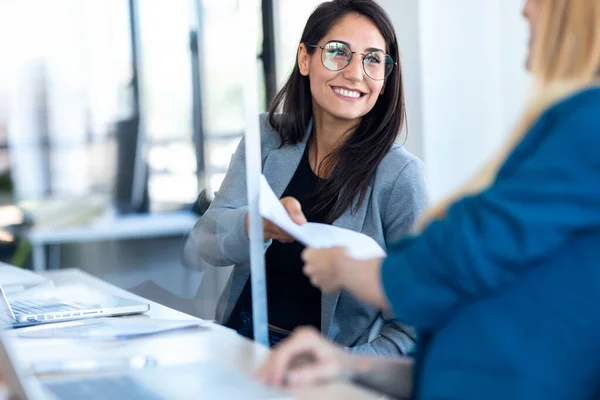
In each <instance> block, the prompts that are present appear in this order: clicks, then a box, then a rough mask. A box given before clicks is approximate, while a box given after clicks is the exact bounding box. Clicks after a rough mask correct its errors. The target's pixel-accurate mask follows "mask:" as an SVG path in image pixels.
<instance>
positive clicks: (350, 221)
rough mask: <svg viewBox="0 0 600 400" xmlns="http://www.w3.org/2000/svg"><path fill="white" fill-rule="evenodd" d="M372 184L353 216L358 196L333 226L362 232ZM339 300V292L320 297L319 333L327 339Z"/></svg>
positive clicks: (324, 294)
mask: <svg viewBox="0 0 600 400" xmlns="http://www.w3.org/2000/svg"><path fill="white" fill-rule="evenodd" d="M372 188H373V186H372V184H369V186H368V187H367V192H366V193H365V198H364V201H363V203H362V204H361V206H360V208H359V209H358V210H357V211H356V213H355V214H352V212H351V210H354V207H355V205H356V203H357V202H358V195H357V196H356V197H355V198H354V202H353V204H352V208H351V210H346V212H345V213H344V214H342V215H341V216H340V217H339V218H338V219H336V220H335V221H333V224H332V225H334V226H337V227H340V228H345V229H350V230H352V231H355V232H360V231H362V227H363V225H364V222H365V219H366V217H367V208H368V204H369V198H370V197H371V191H372ZM339 298H340V292H336V293H323V294H322V295H321V333H323V334H324V335H325V336H327V337H329V330H330V328H331V321H332V320H333V314H334V313H335V309H336V306H337V302H338V300H339Z"/></svg>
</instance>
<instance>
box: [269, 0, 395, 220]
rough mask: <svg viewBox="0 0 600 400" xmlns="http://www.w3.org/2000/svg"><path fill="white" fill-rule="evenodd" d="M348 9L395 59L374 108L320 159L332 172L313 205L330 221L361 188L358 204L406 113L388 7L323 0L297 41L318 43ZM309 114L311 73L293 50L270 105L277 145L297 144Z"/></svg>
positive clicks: (360, 0) (357, 0)
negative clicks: (376, 34)
mask: <svg viewBox="0 0 600 400" xmlns="http://www.w3.org/2000/svg"><path fill="white" fill-rule="evenodd" d="M348 14H359V15H361V16H363V17H366V18H368V19H369V20H371V21H372V22H373V23H374V24H375V26H377V27H378V29H379V31H380V33H381V35H382V36H383V38H384V39H385V42H386V45H387V52H388V54H389V55H390V56H391V57H392V58H393V60H394V61H395V62H397V65H396V66H395V67H394V70H393V71H392V73H391V74H390V75H389V76H388V77H387V78H386V82H385V89H384V91H383V94H382V95H381V96H379V98H378V99H377V102H376V103H375V106H374V107H373V109H372V110H371V111H369V112H368V113H367V114H366V115H365V116H363V117H362V119H361V121H360V123H359V124H358V125H357V126H356V127H355V128H354V131H353V132H352V133H351V134H350V135H348V138H347V140H346V141H345V142H344V144H343V145H341V146H340V147H339V148H337V149H336V150H335V151H334V152H333V153H332V154H330V155H329V156H328V158H326V160H324V161H327V164H326V165H330V166H332V168H330V169H329V171H331V173H330V175H329V178H328V179H327V180H326V181H324V183H323V184H322V185H320V186H319V188H318V189H317V192H316V193H315V199H316V202H315V206H314V208H313V210H312V211H313V212H322V211H324V210H328V212H327V214H326V217H325V222H328V223H331V222H333V221H335V220H336V219H337V218H339V217H340V216H341V215H342V214H343V213H344V212H345V211H346V210H347V209H349V208H352V206H353V204H352V203H353V201H354V198H355V197H356V195H357V194H360V196H359V198H358V202H357V203H356V205H355V207H354V208H352V212H356V210H358V208H359V207H360V205H361V204H362V202H363V200H364V197H365V194H366V191H367V188H368V186H369V181H370V180H371V177H372V175H373V173H374V172H375V169H376V168H377V166H378V165H379V163H380V162H381V160H382V159H383V157H385V155H386V154H387V152H388V151H389V150H390V148H391V147H392V144H393V143H394V141H395V140H396V138H397V137H398V134H399V133H400V129H401V128H402V126H403V124H404V120H405V115H406V111H405V106H404V88H403V84H402V69H401V67H400V52H399V50H398V41H397V39H396V32H395V31H394V27H393V25H392V22H391V21H390V18H389V16H388V15H387V13H386V12H385V11H384V10H383V9H382V8H381V7H380V6H379V5H378V4H377V3H376V2H375V1H372V0H333V1H328V2H325V3H322V4H321V5H319V6H318V7H317V8H316V9H315V11H313V13H312V14H311V16H310V17H309V18H308V21H307V23H306V26H305V27H304V32H302V38H301V39H300V43H305V44H315V43H318V42H319V41H320V40H321V39H322V38H323V37H324V36H325V35H326V34H327V32H329V30H330V29H331V28H332V27H333V26H334V25H335V24H337V23H338V22H340V21H341V20H342V19H343V18H344V17H345V16H346V15H348ZM307 51H308V53H309V54H311V55H312V54H314V52H315V48H313V47H307ZM365 79H370V78H368V77H367V78H365ZM312 116H313V111H312V95H311V91H310V83H309V78H308V77H307V76H303V75H302V74H300V69H299V68H298V56H297V55H296V65H295V66H294V70H293V71H292V73H291V75H290V77H289V78H288V80H287V82H286V83H285V85H284V86H283V88H282V89H281V90H280V91H279V93H277V95H276V96H275V98H274V99H273V101H272V102H271V105H270V107H269V123H270V124H271V126H272V127H273V128H274V129H275V130H276V131H277V132H278V133H279V136H280V138H281V146H285V145H295V144H297V143H299V142H301V141H302V140H303V139H304V137H305V135H306V129H307V126H308V122H309V121H310V119H311V118H312Z"/></svg>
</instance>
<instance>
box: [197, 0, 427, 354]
mask: <svg viewBox="0 0 600 400" xmlns="http://www.w3.org/2000/svg"><path fill="white" fill-rule="evenodd" d="M404 119H405V106H404V88H403V85H402V70H401V68H400V64H399V51H398V43H397V39H396V33H395V32H394V28H393V26H392V23H391V22H390V20H389V17H388V15H387V14H386V13H385V11H383V9H381V7H380V6H378V5H377V3H375V2H374V1H370V0H336V1H329V2H325V3H322V4H321V5H320V6H319V7H317V8H316V10H315V11H314V12H313V14H312V15H311V16H310V17H309V19H308V22H307V24H306V27H305V28H304V32H303V34H302V38H301V40H300V43H299V46H298V53H297V59H296V65H294V69H293V71H292V73H291V75H290V77H289V78H288V80H287V82H286V83H285V84H284V86H283V88H282V89H281V91H280V92H279V93H278V94H277V96H276V97H275V99H274V100H273V103H272V104H271V107H270V110H269V113H268V115H266V116H262V117H261V128H262V132H261V140H262V157H263V164H262V165H263V174H264V175H265V177H266V178H267V180H268V181H269V184H270V185H271V187H272V188H273V190H274V191H275V193H276V194H277V195H278V196H279V197H280V198H281V202H282V203H283V205H284V206H285V208H286V210H287V211H288V213H289V214H290V216H291V217H292V219H293V220H294V221H296V223H298V224H302V223H305V222H307V221H309V222H321V223H327V224H333V225H335V226H339V227H342V228H347V229H351V230H354V231H357V232H362V233H364V234H366V235H368V236H370V237H372V238H373V239H375V240H376V241H377V243H379V245H381V247H382V248H384V249H385V248H386V243H388V242H394V241H396V240H398V239H399V238H401V237H402V236H404V235H406V234H407V233H408V232H409V231H410V229H411V227H412V225H413V222H414V221H415V219H416V218H417V216H418V214H419V213H420V212H421V210H423V208H424V207H425V203H426V194H425V189H424V184H423V172H422V163H421V162H420V161H419V160H418V159H417V158H416V157H414V156H413V155H411V154H410V153H408V152H407V151H406V150H404V149H403V148H402V146H401V145H399V144H396V143H395V142H396V139H397V137H398V134H399V132H400V130H401V128H402V126H403V124H404ZM246 206H247V200H246V177H245V160H244V143H243V142H242V143H241V144H240V147H239V148H238V151H237V152H236V154H235V155H234V157H233V159H232V162H231V165H230V167H229V171H228V172H227V176H226V178H225V180H224V182H223V185H222V186H221V188H220V190H219V192H218V193H217V194H216V196H215V199H214V201H213V202H212V204H211V207H210V208H209V209H208V210H207V211H206V213H205V214H204V215H203V216H202V217H201V219H200V221H199V222H198V224H197V226H196V227H195V228H194V230H193V232H192V233H191V235H190V237H189V239H188V241H187V243H186V259H187V260H192V261H193V260H199V259H203V260H204V261H206V262H208V263H209V264H211V265H217V266H229V265H232V264H234V265H235V267H234V271H233V274H232V276H231V278H230V281H229V283H228V285H227V288H226V290H225V292H224V294H223V296H222V298H221V301H220V304H219V308H218V310H217V319H218V320H219V321H220V322H222V323H224V324H226V325H227V326H229V327H231V328H233V329H235V330H236V331H237V332H239V333H240V334H242V335H244V336H247V337H251V336H252V304H251V292H250V290H251V289H250V281H249V279H248V278H249V274H250V268H249V249H248V245H249V242H248V236H247V228H246V226H247V207H246ZM264 240H265V249H266V250H265V258H266V275H267V307H268V312H269V337H270V342H271V344H274V343H277V342H278V341H279V340H281V339H283V338H285V337H287V336H288V335H289V333H290V331H292V330H293V329H294V328H296V327H297V326H300V325H309V326H313V327H315V328H317V329H319V330H320V331H321V332H322V333H323V334H324V335H326V336H327V337H329V338H330V339H332V340H335V341H336V342H337V343H339V344H341V345H343V346H345V347H346V348H348V349H349V350H350V351H352V352H357V353H369V354H388V355H399V354H405V353H407V352H408V351H410V349H411V348H412V345H413V339H414V338H413V337H412V333H411V332H412V331H411V329H409V328H408V327H406V326H403V325H402V324H400V323H399V322H398V321H396V320H395V319H394V318H393V317H392V316H391V315H388V314H385V313H383V312H382V311H381V310H380V309H377V308H373V307H369V306H367V305H365V304H363V303H361V302H359V301H357V300H356V299H355V298H354V297H352V296H350V295H349V294H348V293H345V292H341V293H333V294H322V293H321V291H320V290H319V289H317V288H316V287H314V286H313V285H312V284H311V282H310V280H309V279H308V278H307V277H306V276H305V275H304V273H303V270H302V265H303V261H302V259H301V257H300V254H301V252H302V250H303V246H302V245H301V244H300V243H298V242H295V241H294V239H293V238H292V237H290V236H288V235H287V234H286V233H285V232H283V231H281V230H280V229H279V228H277V227H276V226H275V225H273V224H272V223H271V222H270V221H268V220H265V221H264Z"/></svg>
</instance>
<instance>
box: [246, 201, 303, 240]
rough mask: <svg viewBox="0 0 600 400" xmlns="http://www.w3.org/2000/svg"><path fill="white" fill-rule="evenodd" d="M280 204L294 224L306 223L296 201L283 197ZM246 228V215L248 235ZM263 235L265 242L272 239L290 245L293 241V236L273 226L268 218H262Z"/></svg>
mask: <svg viewBox="0 0 600 400" xmlns="http://www.w3.org/2000/svg"><path fill="white" fill-rule="evenodd" d="M280 202H281V205H283V208H284V209H285V211H286V212H287V214H288V215H289V217H290V218H291V220H292V221H293V222H294V223H296V224H297V225H303V224H305V223H306V222H307V221H306V217H305V216H304V213H303V212H302V206H301V205H300V202H299V201H298V200H297V199H295V198H293V197H284V198H282V199H281V200H280ZM248 227H249V221H248V215H246V233H248ZM263 233H264V240H265V241H267V240H270V239H273V240H277V241H279V242H282V243H292V242H293V241H294V240H295V239H294V237H293V236H291V235H290V234H288V233H287V232H286V231H284V230H283V229H281V228H280V227H279V226H277V225H275V224H274V223H273V222H271V220H269V219H268V218H263Z"/></svg>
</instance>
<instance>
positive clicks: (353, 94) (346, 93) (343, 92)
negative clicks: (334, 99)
mask: <svg viewBox="0 0 600 400" xmlns="http://www.w3.org/2000/svg"><path fill="white" fill-rule="evenodd" d="M333 91H334V92H336V93H337V94H340V95H342V96H344V97H351V98H353V99H358V98H359V97H360V92H355V91H354V90H346V89H340V88H334V89H333Z"/></svg>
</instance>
